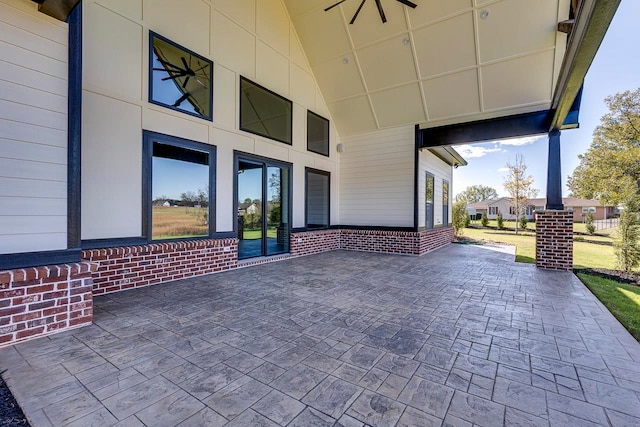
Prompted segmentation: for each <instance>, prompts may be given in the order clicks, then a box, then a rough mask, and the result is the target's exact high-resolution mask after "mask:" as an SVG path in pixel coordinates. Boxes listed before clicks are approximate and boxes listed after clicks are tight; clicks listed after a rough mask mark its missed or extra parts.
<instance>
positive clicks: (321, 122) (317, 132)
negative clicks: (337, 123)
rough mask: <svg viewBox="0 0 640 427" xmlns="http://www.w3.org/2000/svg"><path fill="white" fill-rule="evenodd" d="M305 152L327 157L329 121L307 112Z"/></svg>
mask: <svg viewBox="0 0 640 427" xmlns="http://www.w3.org/2000/svg"><path fill="white" fill-rule="evenodd" d="M307 150H309V151H312V152H314V153H318V154H322V155H323V156H327V157H329V120H327V119H325V118H324V117H320V116H319V115H317V114H315V113H312V112H311V111H307Z"/></svg>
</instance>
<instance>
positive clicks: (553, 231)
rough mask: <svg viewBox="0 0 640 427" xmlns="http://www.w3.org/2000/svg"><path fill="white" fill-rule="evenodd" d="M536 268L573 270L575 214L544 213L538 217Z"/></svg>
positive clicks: (538, 214)
mask: <svg viewBox="0 0 640 427" xmlns="http://www.w3.org/2000/svg"><path fill="white" fill-rule="evenodd" d="M536 267H538V268H544V269H548V270H571V269H572V268H573V213H572V212H569V211H543V212H538V213H537V215H536Z"/></svg>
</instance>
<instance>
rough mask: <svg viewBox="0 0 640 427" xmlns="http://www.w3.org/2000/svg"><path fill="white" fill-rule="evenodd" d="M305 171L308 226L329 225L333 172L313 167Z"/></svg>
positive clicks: (306, 221)
mask: <svg viewBox="0 0 640 427" xmlns="http://www.w3.org/2000/svg"><path fill="white" fill-rule="evenodd" d="M305 171H306V179H305V187H306V188H305V196H306V217H305V223H306V227H307V228H326V227H328V226H329V215H330V205H329V194H330V191H331V190H330V180H331V174H330V173H329V172H324V171H320V170H316V169H311V168H306V170H305Z"/></svg>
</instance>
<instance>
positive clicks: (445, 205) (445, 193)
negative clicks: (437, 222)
mask: <svg viewBox="0 0 640 427" xmlns="http://www.w3.org/2000/svg"><path fill="white" fill-rule="evenodd" d="M442 225H443V226H444V227H447V226H448V225H449V181H446V180H442Z"/></svg>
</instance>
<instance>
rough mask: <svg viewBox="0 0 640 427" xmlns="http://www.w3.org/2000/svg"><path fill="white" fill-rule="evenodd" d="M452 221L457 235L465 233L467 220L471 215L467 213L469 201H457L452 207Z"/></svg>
mask: <svg viewBox="0 0 640 427" xmlns="http://www.w3.org/2000/svg"><path fill="white" fill-rule="evenodd" d="M451 216H452V217H453V218H451V223H452V225H453V229H454V232H455V236H456V237H460V236H462V235H463V234H464V227H465V220H466V219H467V218H468V217H469V215H468V214H467V203H466V202H465V201H464V200H458V201H456V202H455V203H454V204H453V206H452V208H451Z"/></svg>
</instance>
